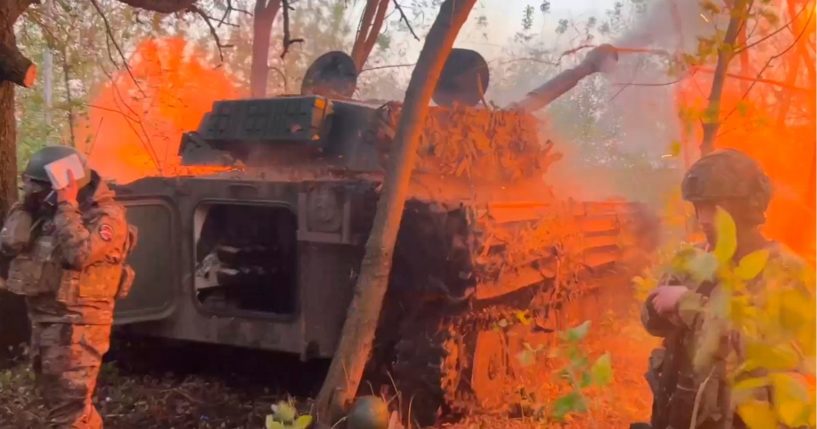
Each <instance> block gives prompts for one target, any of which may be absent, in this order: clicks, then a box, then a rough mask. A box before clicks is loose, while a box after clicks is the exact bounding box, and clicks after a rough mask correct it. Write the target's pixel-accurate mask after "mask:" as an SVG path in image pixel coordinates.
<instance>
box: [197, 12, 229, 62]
mask: <svg viewBox="0 0 817 429" xmlns="http://www.w3.org/2000/svg"><path fill="white" fill-rule="evenodd" d="M189 10H190V11H191V12H193V13H195V14H196V15H198V16H200V17H201V18H202V19H204V22H205V23H206V24H207V27H208V28H209V29H210V34H212V35H213V39H215V41H216V48H217V49H218V57H219V60H220V62H222V63H223V62H224V51H223V50H222V48H232V47H233V45H224V44H222V43H221V39H219V38H218V32H217V31H216V27H213V23H212V22H210V17H209V16H207V14H206V13H204V11H203V10H201V9H200V8H199V7H198V6H196V5H193V6H190V9H189Z"/></svg>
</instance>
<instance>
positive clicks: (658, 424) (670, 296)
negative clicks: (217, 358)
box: [633, 149, 800, 429]
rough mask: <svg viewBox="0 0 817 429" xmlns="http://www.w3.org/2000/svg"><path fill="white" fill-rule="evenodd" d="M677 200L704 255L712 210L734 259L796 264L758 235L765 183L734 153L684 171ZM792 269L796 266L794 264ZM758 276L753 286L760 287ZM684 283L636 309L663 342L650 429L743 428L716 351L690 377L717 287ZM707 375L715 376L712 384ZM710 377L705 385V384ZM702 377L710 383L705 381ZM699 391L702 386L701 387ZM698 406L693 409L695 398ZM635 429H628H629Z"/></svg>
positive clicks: (733, 343) (710, 242)
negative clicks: (704, 370) (729, 233)
mask: <svg viewBox="0 0 817 429" xmlns="http://www.w3.org/2000/svg"><path fill="white" fill-rule="evenodd" d="M681 189H682V194H683V198H684V199H685V200H686V201H689V202H691V203H692V204H693V205H694V206H695V213H696V217H697V221H698V224H699V225H700V227H701V229H702V230H703V232H704V234H705V235H706V241H707V243H706V244H704V245H703V247H705V248H706V249H707V250H709V249H712V248H714V245H715V240H716V238H717V237H716V230H715V213H716V209H717V208H718V207H720V208H722V209H724V210H725V211H726V212H728V213H729V214H730V215H731V216H732V218H733V219H734V221H735V224H736V228H737V230H736V232H737V250H736V252H735V256H734V258H735V260H740V258H742V257H743V256H745V255H747V254H749V253H752V252H754V251H757V250H760V249H769V250H770V251H771V257H770V260H769V263H768V264H767V270H768V269H769V267H771V266H777V267H784V269H787V267H791V266H792V265H790V264H800V261H799V259H797V258H796V257H794V256H791V255H789V254H788V253H787V252H786V251H784V250H783V249H782V247H781V246H780V245H778V244H777V243H774V242H772V241H769V240H767V239H766V238H765V237H764V236H763V234H762V233H761V232H760V229H759V228H760V226H761V225H762V224H763V223H764V222H765V216H764V212H765V211H766V208H767V206H768V204H769V201H770V199H771V186H770V183H769V179H768V178H767V176H766V175H765V174H764V173H763V171H762V170H761V169H760V167H759V166H758V164H757V163H756V162H755V161H754V160H752V159H751V158H749V157H748V156H746V155H745V154H743V153H742V152H739V151H737V150H731V149H729V150H719V151H715V152H713V153H711V154H709V155H706V156H704V157H702V158H701V159H700V160H698V161H697V162H696V163H695V164H693V165H692V167H690V169H689V171H688V172H687V173H686V175H685V177H684V179H683V183H682V186H681ZM798 266H799V265H798ZM762 277H763V276H762V275H761V276H760V277H759V279H758V281H759V282H760V284H759V287H760V288H763V287H764V283H763V280H762ZM684 283H685V281H683V280H679V279H675V278H668V279H665V281H663V282H661V283H660V286H659V287H657V288H656V289H655V290H654V291H653V292H652V293H651V294H650V296H649V297H648V298H647V300H646V302H645V303H644V306H643V308H642V322H643V324H644V326H645V328H646V329H647V331H648V332H650V333H651V334H652V335H656V336H659V337H662V338H664V342H663V345H664V347H663V348H659V349H657V350H655V351H654V352H653V354H652V355H651V356H650V370H649V372H648V374H647V379H648V381H649V383H650V387H651V388H652V390H653V395H654V402H653V415H652V422H651V424H652V428H653V429H687V428H690V423H691V421H692V418H693V412H695V411H694V410H695V409H697V414H696V416H695V422H696V425H695V427H696V428H706V429H715V428H717V429H731V428H744V427H746V426H745V424H744V423H743V422H742V421H741V420H740V418H739V417H738V416H737V415H736V414H734V412H733V410H732V405H731V404H730V397H729V388H728V385H727V382H726V377H725V373H726V366H725V362H724V360H723V359H722V357H723V356H725V354H726V353H725V352H723V350H720V351H719V355H718V357H717V358H716V361H715V362H716V363H715V365H714V367H713V368H714V369H713V370H712V372H711V373H709V374H697V373H696V372H695V370H694V368H693V362H692V357H693V353H694V346H695V339H696V338H699V337H700V336H699V334H700V332H702V331H701V327H702V323H703V312H705V311H707V307H706V303H707V298H708V295H709V294H710V293H711V292H712V290H713V289H714V288H716V287H717V285H715V284H712V283H711V282H705V283H703V284H702V285H701V286H700V287H698V288H697V289H694V290H693V289H692V288H693V287H694V286H695V285H691V284H684ZM738 344H740V341H739V339H736V334H734V333H732V334H731V335H730V338H725V339H724V340H723V342H722V348H723V347H725V348H727V349H729V350H735V351H739V350H740V347H739V346H738ZM712 375H714V377H712ZM710 377H711V378H710ZM708 378H709V382H706V381H705V380H707V379H708ZM704 384H705V385H704ZM701 385H704V389H703V392H700V397H701V400H700V403H699V404H698V406H697V407H696V406H695V400H696V399H695V398H696V394H698V393H699V390H701ZM633 427H635V426H633Z"/></svg>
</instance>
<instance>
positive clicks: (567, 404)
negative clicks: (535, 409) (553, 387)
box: [553, 392, 587, 421]
mask: <svg viewBox="0 0 817 429" xmlns="http://www.w3.org/2000/svg"><path fill="white" fill-rule="evenodd" d="M585 411H587V404H585V402H584V398H583V397H582V395H581V394H579V393H578V392H570V393H568V394H567V395H564V396H562V397H560V398H559V399H557V400H556V402H554V403H553V417H555V418H556V419H557V420H559V421H561V420H564V418H565V416H567V415H568V414H570V413H583V412H585Z"/></svg>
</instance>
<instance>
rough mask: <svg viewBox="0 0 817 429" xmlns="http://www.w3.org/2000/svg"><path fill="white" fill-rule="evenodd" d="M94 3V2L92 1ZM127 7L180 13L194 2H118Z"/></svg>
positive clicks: (149, 0) (123, 0)
mask: <svg viewBox="0 0 817 429" xmlns="http://www.w3.org/2000/svg"><path fill="white" fill-rule="evenodd" d="M92 1H94V0H92ZM119 1H120V2H122V3H125V4H126V5H128V6H133V7H136V8H139V9H145V10H150V11H153V12H159V13H173V12H181V11H183V10H186V9H189V8H190V6H193V4H195V3H196V0H119Z"/></svg>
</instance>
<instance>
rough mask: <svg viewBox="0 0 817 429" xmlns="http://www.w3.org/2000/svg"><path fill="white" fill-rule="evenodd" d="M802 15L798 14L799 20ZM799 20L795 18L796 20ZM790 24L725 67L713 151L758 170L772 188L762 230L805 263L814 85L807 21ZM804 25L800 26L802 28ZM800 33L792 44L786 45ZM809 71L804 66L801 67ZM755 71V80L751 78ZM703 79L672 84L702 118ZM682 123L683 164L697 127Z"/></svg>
mask: <svg viewBox="0 0 817 429" xmlns="http://www.w3.org/2000/svg"><path fill="white" fill-rule="evenodd" d="M805 15H806V13H804V14H803V17H802V18H804V17H805ZM801 21H802V19H801ZM800 24H801V25H800V26H795V27H794V28H795V30H797V33H793V34H790V35H788V39H787V40H783V41H780V42H779V43H770V44H768V48H767V49H761V47H763V46H767V45H762V46H761V47H759V48H757V49H750V50H747V51H744V52H743V53H741V54H740V55H739V56H738V57H736V58H735V59H734V60H733V61H732V63H731V64H730V74H729V75H728V77H727V78H726V82H725V88H724V92H723V96H722V103H721V115H720V118H721V127H720V130H719V132H718V136H717V138H716V141H715V145H716V147H721V148H734V149H738V150H742V151H744V152H745V153H747V154H748V155H750V156H752V157H753V158H755V159H756V160H757V161H758V162H759V163H760V164H761V165H762V167H763V168H764V169H765V171H766V173H767V174H768V175H769V177H770V178H771V180H772V183H773V186H774V196H773V199H772V202H771V205H770V207H769V210H768V211H767V224H766V226H765V232H766V233H767V235H768V236H769V237H770V238H773V239H776V240H779V241H781V242H783V243H785V244H786V245H788V246H789V247H791V248H792V249H793V250H795V251H797V252H798V253H800V254H801V255H803V256H805V257H807V258H808V259H809V260H812V261H813V258H814V252H815V240H814V237H815V131H817V129H815V82H814V54H813V52H810V51H809V50H807V49H800V44H802V43H807V41H808V40H813V39H814V20H813V19H812V20H811V21H810V23H809V22H802V23H800ZM805 25H808V27H805ZM797 34H800V36H801V37H800V39H798V40H800V41H799V42H797V41H796V40H795V41H794V42H792V39H794V38H795V37H796V35H797ZM787 44H790V45H791V46H792V49H790V50H789V51H788V52H787V53H786V55H784V56H780V58H778V59H777V62H776V63H774V67H766V68H764V64H765V63H766V61H767V60H768V59H769V58H770V56H772V55H774V54H776V53H778V52H780V51H781V50H782V48H781V47H780V46H781V45H782V46H783V47H785V46H786V45H787ZM809 65H810V67H809ZM760 71H763V74H762V77H761V79H758V78H757V76H758V74H759V72H760ZM711 78H712V75H711V73H707V72H705V71H700V72H698V73H696V74H695V76H694V77H692V78H691V79H688V80H687V81H686V82H684V84H682V85H680V86H679V88H678V92H677V97H678V102H679V103H680V105H681V106H683V108H684V109H687V112H699V113H700V112H703V111H705V109H706V107H707V105H708V102H707V97H708V96H709V90H710V87H711ZM692 118H693V119H692V120H690V121H689V123H688V125H689V127H688V130H689V134H688V135H687V136H685V137H686V138H685V140H686V144H685V158H686V161H687V163H689V162H692V161H694V160H695V159H696V158H697V157H698V153H699V151H698V144H699V142H700V141H701V132H700V131H701V127H700V122H699V120H698V119H694V118H695V115H694V114H693V115H692Z"/></svg>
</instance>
